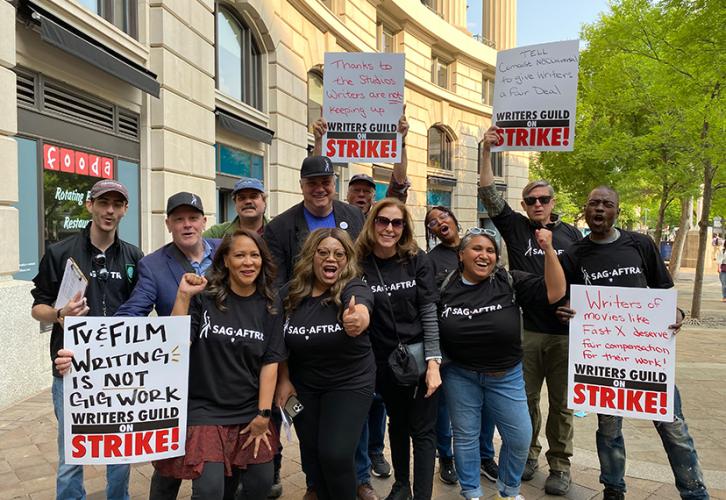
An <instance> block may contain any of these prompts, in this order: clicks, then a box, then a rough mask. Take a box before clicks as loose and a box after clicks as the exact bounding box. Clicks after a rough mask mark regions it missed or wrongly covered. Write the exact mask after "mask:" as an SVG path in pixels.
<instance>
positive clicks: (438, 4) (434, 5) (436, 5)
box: [421, 0, 443, 16]
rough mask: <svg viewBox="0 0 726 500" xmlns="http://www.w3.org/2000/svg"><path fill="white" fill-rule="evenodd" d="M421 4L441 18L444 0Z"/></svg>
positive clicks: (425, 0) (430, 0)
mask: <svg viewBox="0 0 726 500" xmlns="http://www.w3.org/2000/svg"><path fill="white" fill-rule="evenodd" d="M421 3H422V4H424V5H425V6H426V7H428V8H429V9H430V10H432V11H434V12H435V13H436V14H438V15H439V16H441V15H442V12H441V11H442V7H443V1H442V0H421Z"/></svg>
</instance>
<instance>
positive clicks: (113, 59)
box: [30, 5, 160, 97]
mask: <svg viewBox="0 0 726 500" xmlns="http://www.w3.org/2000/svg"><path fill="white" fill-rule="evenodd" d="M30 8H31V10H32V11H33V14H32V15H33V19H37V20H39V21H40V37H41V39H42V40H43V41H44V42H47V43H49V44H51V45H53V46H54V47H58V48H59V49H61V50H63V51H65V52H68V53H69V54H71V55H73V56H75V57H78V58H79V59H83V60H84V61H86V62H87V63H89V64H92V65H94V66H96V67H97V68H98V69H100V70H103V71H105V72H106V73H108V74H110V75H113V76H115V77H116V78H119V79H120V80H123V81H125V82H127V83H129V84H131V85H133V86H134V87H136V88H137V89H140V90H143V91H144V92H146V93H147V94H150V95H153V96H154V97H159V89H160V85H159V82H157V81H156V75H155V74H154V73H152V72H151V71H149V70H147V69H146V68H144V67H142V66H138V65H136V64H133V63H131V62H129V61H126V60H125V59H124V58H123V57H122V56H121V55H119V54H116V53H115V52H113V51H112V50H110V49H108V48H106V47H103V46H100V45H97V44H96V43H94V42H93V41H92V40H90V39H89V38H88V37H87V36H86V35H84V34H83V33H81V32H79V31H77V30H76V29H75V28H73V27H72V26H70V25H67V24H66V23H64V22H63V21H61V20H57V19H53V18H52V16H51V15H50V14H47V13H45V12H43V11H42V10H41V9H39V8H38V7H36V6H35V5H32V6H30Z"/></svg>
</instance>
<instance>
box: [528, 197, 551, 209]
mask: <svg viewBox="0 0 726 500" xmlns="http://www.w3.org/2000/svg"><path fill="white" fill-rule="evenodd" d="M551 201H552V197H551V196H525V197H524V203H526V204H527V206H528V207H531V206H532V205H534V204H535V203H537V202H540V203H541V204H542V205H547V204H548V203H549V202H551Z"/></svg>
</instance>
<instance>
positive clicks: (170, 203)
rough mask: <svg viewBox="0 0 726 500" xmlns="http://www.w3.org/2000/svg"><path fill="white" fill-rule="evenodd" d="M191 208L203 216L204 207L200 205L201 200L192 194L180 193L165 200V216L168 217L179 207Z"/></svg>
mask: <svg viewBox="0 0 726 500" xmlns="http://www.w3.org/2000/svg"><path fill="white" fill-rule="evenodd" d="M183 206H187V207H191V208H194V209H196V210H199V211H200V212H201V213H202V215H204V206H203V205H202V199H201V198H200V197H199V196H197V195H196V194H194V193H187V192H186V191H182V192H181V193H176V194H173V195H171V196H169V199H168V200H166V215H169V214H170V213H172V212H173V211H174V210H176V209H177V208H179V207H183Z"/></svg>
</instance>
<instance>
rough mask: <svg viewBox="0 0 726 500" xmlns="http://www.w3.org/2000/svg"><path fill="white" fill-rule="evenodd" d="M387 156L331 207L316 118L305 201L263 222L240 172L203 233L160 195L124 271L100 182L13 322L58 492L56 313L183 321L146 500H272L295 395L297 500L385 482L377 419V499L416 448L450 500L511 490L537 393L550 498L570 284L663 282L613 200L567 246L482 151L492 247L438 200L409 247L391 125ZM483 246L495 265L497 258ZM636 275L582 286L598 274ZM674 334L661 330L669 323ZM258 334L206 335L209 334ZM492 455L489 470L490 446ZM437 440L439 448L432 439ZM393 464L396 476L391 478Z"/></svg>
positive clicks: (666, 425) (117, 483)
mask: <svg viewBox="0 0 726 500" xmlns="http://www.w3.org/2000/svg"><path fill="white" fill-rule="evenodd" d="M398 125H399V132H400V133H401V135H402V137H403V149H402V158H401V161H400V162H399V163H397V164H395V165H394V168H393V172H392V176H391V179H390V182H389V186H388V191H387V197H386V198H384V199H383V200H380V201H378V202H376V203H373V198H374V194H375V186H376V184H375V182H374V180H373V179H372V178H371V177H369V176H367V175H365V174H358V175H356V176H353V177H352V178H351V181H350V184H349V190H348V196H347V200H348V203H343V202H341V201H338V200H337V199H336V193H335V178H334V174H333V165H332V163H331V161H330V159H329V158H327V157H324V156H320V151H321V149H322V148H321V139H322V136H323V134H324V133H325V131H326V127H327V125H326V123H325V121H324V120H322V119H320V120H318V121H317V122H316V123H315V124H314V131H315V138H316V143H315V148H314V151H313V155H312V156H310V157H308V158H306V159H305V160H304V161H303V163H302V166H301V170H300V176H301V178H300V187H301V191H302V196H303V200H302V202H300V203H299V204H297V205H295V206H293V207H292V208H290V209H289V210H287V211H285V212H283V213H281V214H280V215H278V216H277V217H275V218H274V219H272V220H271V221H268V220H267V219H266V218H265V209H266V191H265V188H264V185H263V184H262V183H261V182H260V181H259V180H256V179H247V178H243V179H241V180H240V181H239V182H238V183H237V184H236V185H235V188H234V192H233V196H234V200H235V206H236V211H237V217H236V218H235V219H234V220H232V221H230V222H227V223H223V224H219V225H217V226H214V227H212V228H210V229H208V230H206V231H205V223H206V218H205V215H204V208H203V206H202V202H201V199H200V198H199V197H198V196H196V195H195V194H193V193H187V192H182V193H177V194H175V195H173V196H171V197H170V198H169V200H168V203H167V210H166V214H167V217H166V226H167V229H168V231H169V232H170V233H171V240H172V241H171V242H170V243H169V244H167V245H164V246H163V247H162V248H160V249H158V250H157V251H155V252H154V253H152V254H150V255H148V256H146V257H143V258H142V255H141V252H140V251H139V250H138V249H137V248H136V247H133V246H132V245H129V244H128V243H125V242H124V241H122V240H120V239H119V238H118V234H117V228H118V223H119V221H120V219H121V218H122V217H123V215H124V214H125V212H126V209H127V205H128V198H129V197H128V192H127V190H126V188H125V187H124V186H123V185H122V184H120V183H118V182H117V181H113V180H103V181H99V182H98V183H97V184H96V185H95V186H94V187H93V189H92V190H91V192H90V199H89V200H88V201H87V202H86V207H87V209H88V211H89V212H90V214H91V223H90V224H89V225H88V227H86V228H85V229H84V230H83V231H81V232H80V233H78V234H77V235H74V236H71V237H69V238H67V239H66V240H63V241H61V242H59V243H57V244H54V245H51V246H49V247H48V249H47V251H46V254H45V256H44V257H43V259H42V261H41V263H40V269H39V273H38V276H37V277H36V278H35V280H34V282H35V288H34V290H33V297H34V299H35V300H34V305H33V310H32V314H33V317H35V318H36V319H38V320H40V321H44V322H48V323H53V331H52V334H51V358H52V360H53V369H54V373H53V374H54V382H53V402H54V408H55V411H56V417H57V418H58V424H59V434H58V449H59V466H58V475H57V495H58V498H59V499H76V498H85V492H84V490H83V470H82V467H80V466H72V465H67V464H65V463H64V461H63V457H64V455H63V446H64V443H63V430H62V429H63V383H62V376H63V374H65V373H67V372H68V371H69V370H70V368H71V366H72V363H73V353H72V352H71V351H70V350H67V349H64V348H63V346H62V327H63V321H64V318H65V317H67V316H76V315H84V314H89V315H92V316H110V315H118V316H145V315H147V314H149V313H150V312H151V311H152V309H155V310H156V312H157V314H159V315H187V314H188V315H190V316H191V332H190V337H191V338H190V340H191V348H190V378H189V392H188V394H189V401H188V416H187V421H188V428H187V440H186V454H185V455H183V456H180V457H176V458H172V459H167V460H160V461H157V462H155V463H154V468H155V472H154V476H153V478H152V481H151V487H150V493H149V496H150V498H152V499H172V498H176V496H177V493H178V490H179V486H180V484H181V481H182V480H184V479H190V480H192V498H195V499H196V498H199V499H222V498H224V499H233V498H234V499H241V500H244V499H248V500H253V499H254V500H261V499H264V498H268V496H270V497H276V496H279V495H280V494H281V484H280V464H281V460H282V446H281V440H280V420H281V418H282V416H281V414H280V411H279V409H280V408H284V407H286V406H287V405H288V402H289V401H290V400H291V398H297V400H299V403H300V405H298V409H299V408H300V407H301V408H302V410H301V411H299V413H297V414H296V415H295V416H294V419H293V423H294V426H295V430H296V432H297V435H298V439H299V443H300V457H301V462H302V468H303V472H304V473H305V476H306V482H307V491H306V493H305V496H304V500H314V499H321V500H354V499H356V498H359V499H361V500H376V499H378V498H379V497H378V494H377V493H376V491H375V490H374V488H373V487H372V486H371V484H370V474H371V472H372V473H373V474H374V475H377V476H381V477H386V476H388V475H390V474H391V467H390V465H389V464H388V463H387V462H386V460H385V458H383V433H384V425H385V421H386V415H387V418H388V422H389V427H388V434H389V442H390V451H391V461H392V466H393V467H392V469H393V470H392V472H393V475H394V479H395V481H394V484H393V487H392V489H391V491H390V492H389V493H388V495H387V496H386V497H385V498H386V499H387V500H412V499H415V500H429V499H430V498H431V496H432V487H433V478H434V470H435V461H436V455H437V453H438V455H439V474H440V477H441V479H442V480H443V481H445V482H449V483H455V482H458V483H459V484H460V487H461V494H462V496H463V497H464V498H467V499H479V498H481V497H482V496H483V495H484V492H483V490H482V487H481V483H480V478H481V476H482V475H483V476H484V477H485V478H487V479H489V480H491V481H494V482H495V483H496V489H497V498H521V495H520V486H521V481H523V480H524V481H527V480H529V479H532V477H533V476H534V474H535V471H536V469H537V467H538V463H539V462H538V458H539V454H540V450H541V445H540V444H539V441H538V435H539V430H540V426H541V421H542V417H541V415H540V412H539V394H540V391H541V386H542V383H543V382H546V383H547V387H548V397H549V413H548V416H547V418H546V424H545V435H546V438H547V440H548V444H549V450H548V452H547V454H546V458H547V462H548V464H549V475H548V477H547V480H546V484H545V489H546V491H547V493H549V494H555V495H564V494H566V493H567V491H568V490H569V488H570V483H571V477H570V457H571V456H572V436H573V425H572V412H571V411H570V410H568V409H567V397H566V396H567V352H568V347H567V346H568V343H567V341H568V337H567V325H566V322H567V321H568V320H569V319H570V318H571V317H573V316H574V315H575V314H577V312H576V311H573V310H572V309H570V308H569V304H568V301H567V287H568V284H572V283H575V284H592V285H602V286H631V287H651V288H669V287H672V286H673V283H672V281H671V280H670V277H669V275H668V273H667V270H666V269H665V267H664V265H663V263H662V261H661V260H660V258H659V257H658V253H657V250H656V249H655V245H654V243H653V242H652V241H651V240H650V239H649V238H647V237H645V236H641V235H639V234H636V233H632V232H629V231H626V230H623V229H619V228H616V227H615V222H616V219H617V215H618V212H619V207H618V204H619V200H618V196H617V193H615V192H614V191H613V190H612V189H610V188H608V187H605V186H600V187H597V188H596V189H594V190H593V191H592V192H591V193H590V195H589V197H588V200H587V202H586V204H585V220H586V222H587V224H588V226H589V227H590V229H591V233H590V234H589V235H588V237H586V238H584V239H583V238H582V237H581V233H580V232H579V231H578V230H577V229H576V228H574V227H573V226H571V225H568V224H566V223H564V222H562V221H560V220H559V219H558V218H557V217H556V215H554V214H553V213H552V209H553V207H554V193H553V189H552V187H551V186H550V185H549V184H548V183H547V182H545V181H534V182H531V183H529V184H528V185H527V186H526V187H525V188H524V190H523V200H522V208H523V209H524V211H525V213H526V216H525V215H522V214H520V213H518V212H515V211H514V210H512V208H511V207H509V206H508V205H507V203H506V202H505V200H504V199H503V198H502V197H501V195H500V194H499V193H498V192H497V190H496V187H495V186H494V177H493V174H492V171H491V164H490V153H489V147H490V145H491V144H494V143H496V141H497V137H496V129H495V128H490V129H489V130H488V131H487V132H486V134H485V137H484V139H485V140H484V144H485V147H484V151H483V165H482V169H481V173H480V187H479V198H480V199H481V201H482V202H483V203H484V204H485V206H486V207H487V211H488V213H489V214H490V216H491V220H492V222H493V223H494V225H495V227H496V228H497V229H498V233H497V232H496V231H493V230H491V229H486V228H472V229H469V230H467V231H464V232H462V231H461V228H460V227H459V224H458V221H457V219H456V217H455V215H454V213H453V211H452V210H451V208H450V207H443V206H436V207H432V208H431V209H429V211H428V212H427V214H426V217H425V227H426V232H427V236H432V237H434V238H436V239H438V241H439V243H438V245H436V246H435V247H434V248H433V249H431V251H430V252H429V253H428V254H427V253H426V252H424V251H423V250H422V249H421V248H419V246H418V245H417V243H416V235H415V232H414V223H413V217H412V213H411V210H410V208H409V207H408V206H407V205H406V199H407V192H408V188H409V186H410V183H409V181H408V179H407V175H406V170H407V165H406V147H405V144H406V142H405V141H406V134H407V131H408V124H407V122H406V119H405V116H403V117H401V119H400V120H399V124H398ZM499 235H501V237H502V238H503V239H504V242H505V243H506V246H507V251H508V257H509V270H506V269H505V268H504V267H502V266H501V265H500V245H499V242H498V238H499ZM68 257H73V258H74V259H75V260H76V261H77V263H78V264H79V266H80V268H81V269H82V270H83V272H84V273H85V274H86V275H87V276H88V277H89V287H88V290H87V292H86V294H85V296H84V297H81V296H76V297H74V298H73V299H72V300H71V301H70V302H69V303H68V304H67V305H64V306H63V307H60V308H56V307H55V305H54V301H55V297H56V296H57V292H58V287H59V285H60V281H61V279H62V270H63V267H64V265H65V261H66V260H67V259H68ZM618 267H629V268H631V270H632V269H637V272H630V273H627V274H625V273H622V274H613V276H614V281H607V280H606V281H605V282H603V280H602V279H601V278H600V276H601V275H602V273H600V271H601V270H604V269H610V270H611V269H616V268H618ZM677 314H678V316H679V320H678V321H677V322H676V324H674V325H673V328H674V330H677V329H678V328H679V327H680V322H681V321H682V313H681V312H678V313H677ZM210 325H220V326H223V327H227V326H233V327H234V329H239V328H243V329H247V330H254V331H256V332H259V333H260V334H259V335H255V336H248V337H244V338H234V337H230V336H228V335H217V334H215V333H214V332H215V331H223V330H225V329H224V328H219V329H215V328H210ZM621 424H622V419H621V418H619V417H614V416H608V415H598V431H597V434H596V442H597V449H598V456H599V458H600V465H601V475H600V482H601V483H602V484H603V485H604V487H605V490H604V497H605V498H606V499H618V498H624V496H625V491H626V489H625V482H624V474H625V446H624V441H623V436H622V432H621ZM655 426H656V429H657V431H658V433H659V434H660V436H661V439H662V440H663V443H664V449H665V451H666V453H667V454H668V457H669V461H670V463H671V466H672V469H673V473H674V476H675V479H676V486H677V487H678V489H679V491H680V493H681V495H682V497H683V498H708V492H707V490H706V487H705V484H704V481H703V476H702V473H701V469H700V465H699V463H698V458H697V455H696V450H695V447H694V445H693V440H692V439H691V437H690V435H689V433H688V428H687V426H686V423H685V421H684V418H683V415H682V412H681V406H680V396H679V395H678V392H677V391H676V401H675V419H674V421H673V422H657V423H655ZM495 428H496V429H497V430H498V432H499V434H500V436H501V439H502V445H501V448H500V451H499V461H498V463H497V462H496V460H495V458H494V449H493V446H492V436H493V433H494V429H495ZM452 436H453V447H452ZM411 450H413V468H412V470H411V466H410V464H411ZM107 479H108V486H107V497H108V498H109V499H126V498H128V479H129V467H128V466H126V465H114V466H109V467H108V468H107Z"/></svg>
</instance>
